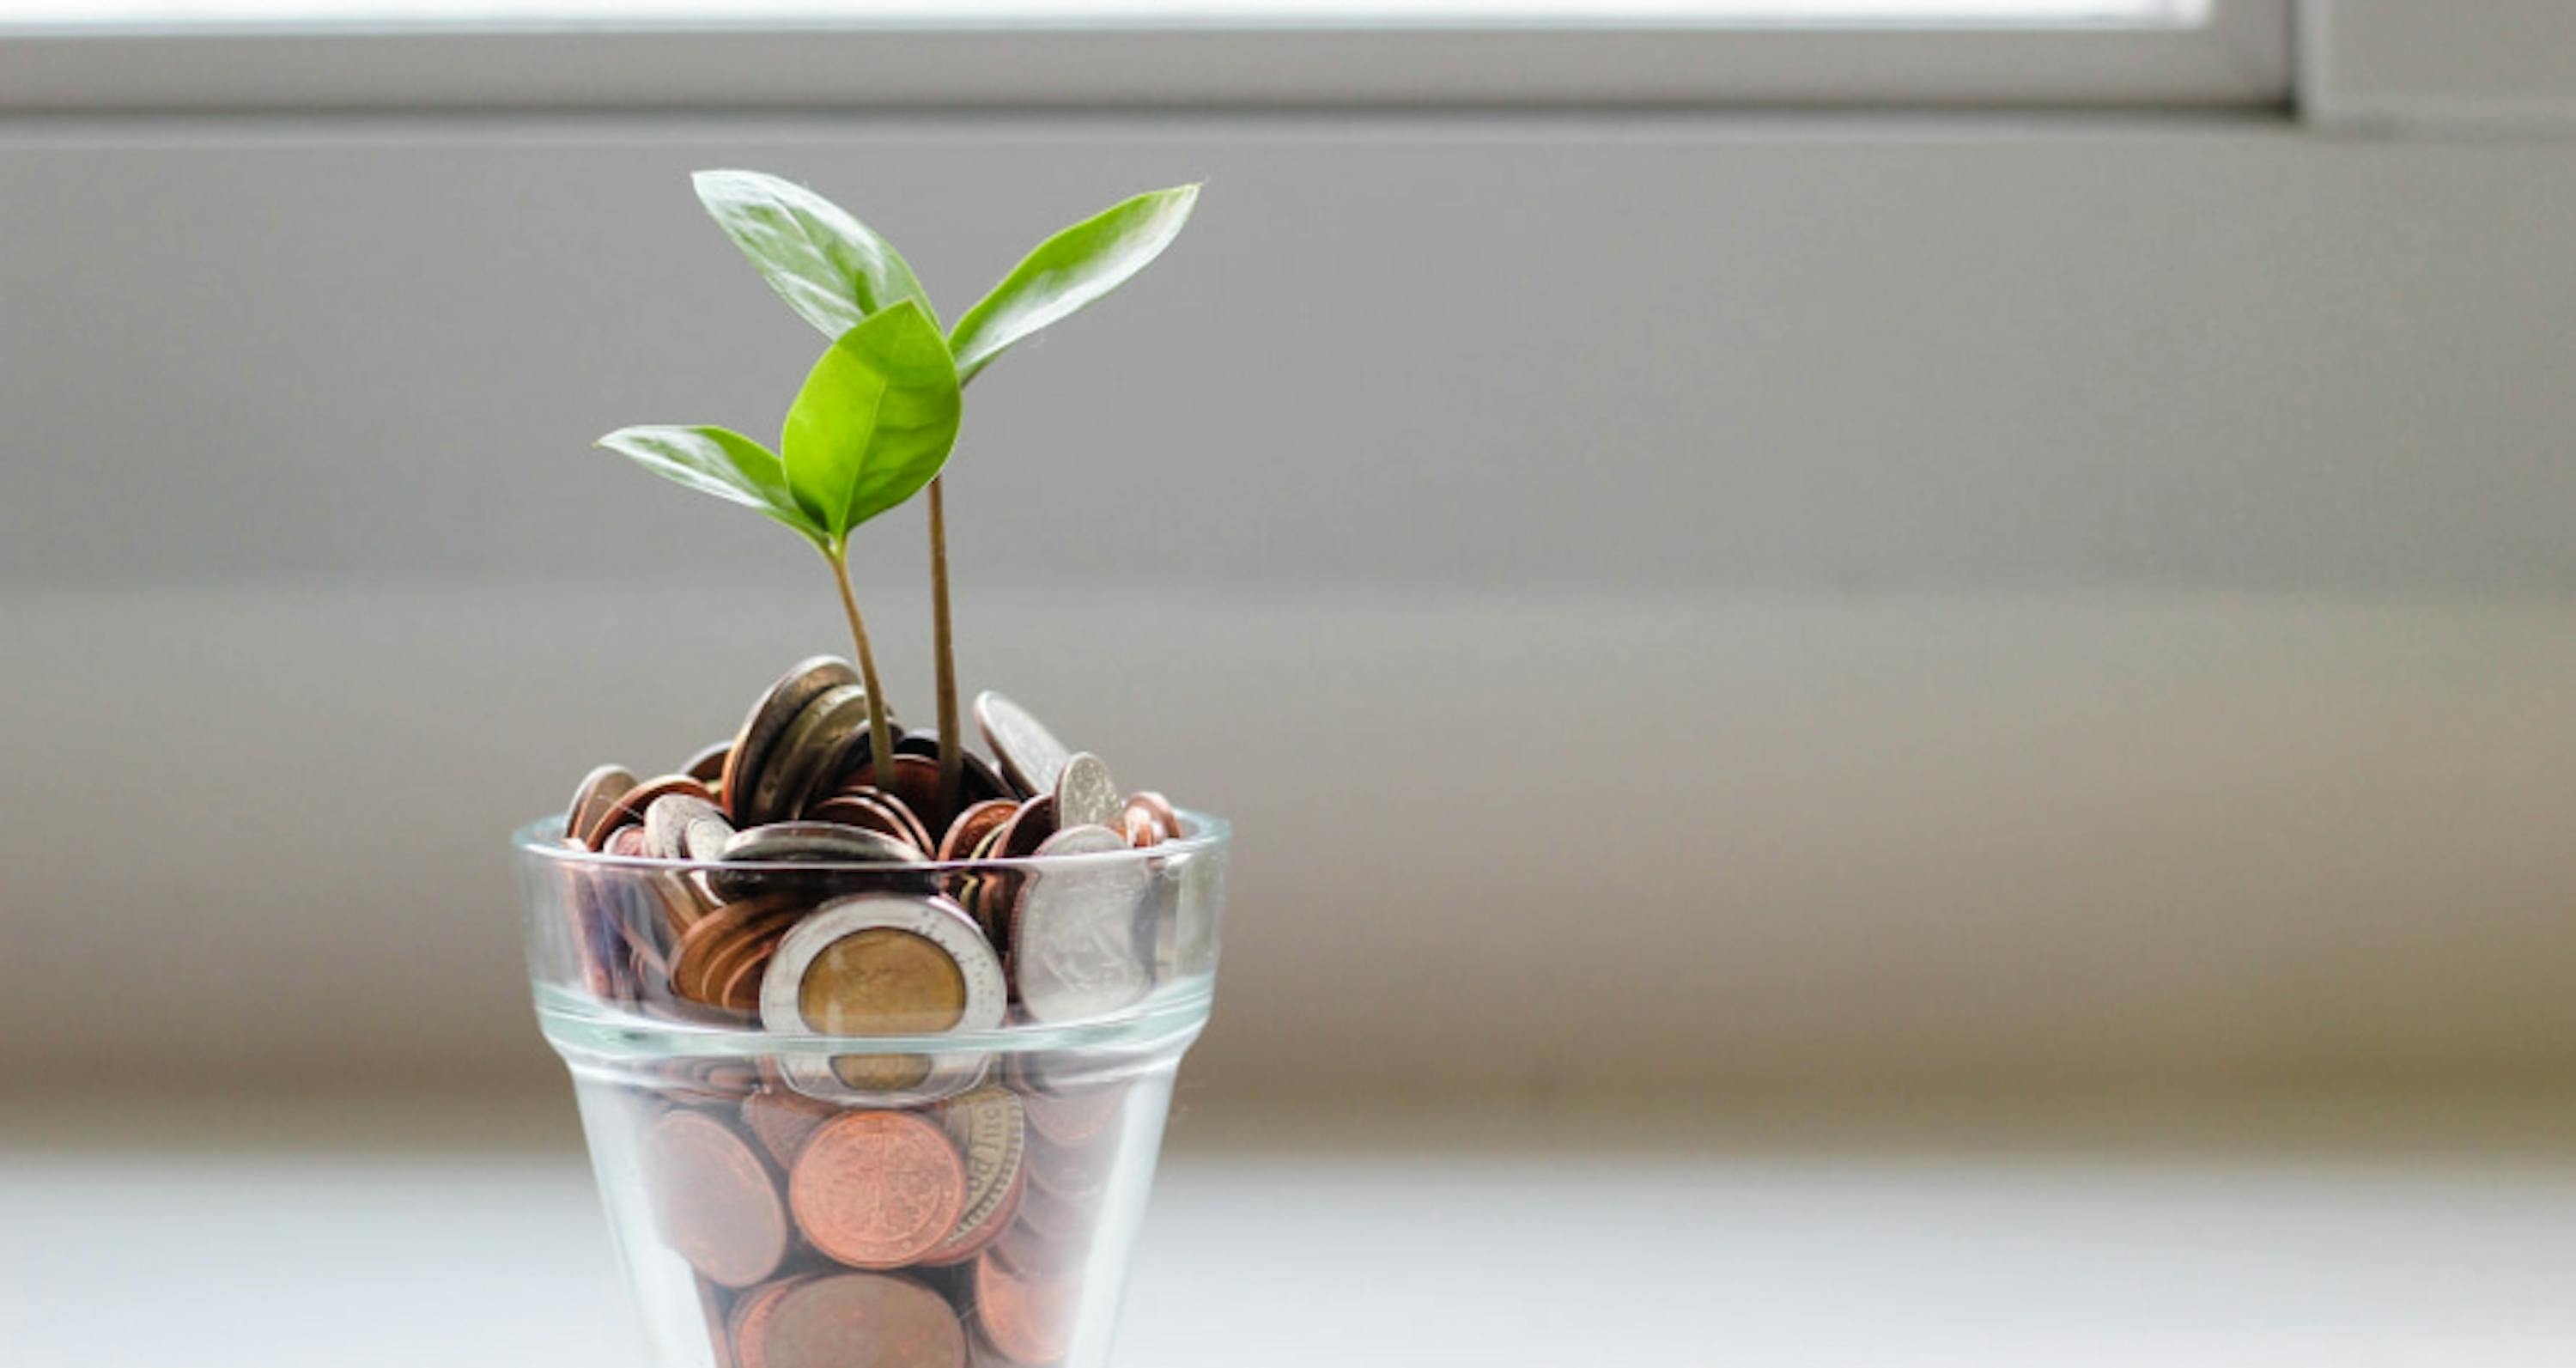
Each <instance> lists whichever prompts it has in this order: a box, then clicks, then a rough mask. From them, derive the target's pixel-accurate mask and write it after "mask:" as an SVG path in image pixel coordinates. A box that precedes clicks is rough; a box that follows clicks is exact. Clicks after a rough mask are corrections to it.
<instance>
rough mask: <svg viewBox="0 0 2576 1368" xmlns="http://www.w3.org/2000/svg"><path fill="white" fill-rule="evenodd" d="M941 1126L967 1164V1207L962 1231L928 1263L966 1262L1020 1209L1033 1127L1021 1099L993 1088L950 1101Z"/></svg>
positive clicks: (943, 1108) (959, 1224)
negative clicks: (1025, 1117)
mask: <svg viewBox="0 0 2576 1368" xmlns="http://www.w3.org/2000/svg"><path fill="white" fill-rule="evenodd" d="M940 1124H941V1125H942V1126H943V1127H944V1128H945V1129H946V1130H947V1131H948V1138H949V1139H950V1140H953V1141H955V1142H956V1144H957V1150H958V1153H959V1154H960V1155H962V1156H963V1157H964V1159H965V1161H966V1207H965V1210H963V1211H962V1212H960V1213H959V1214H958V1217H957V1226H956V1228H955V1229H954V1230H951V1231H950V1232H948V1238H947V1239H945V1240H942V1241H940V1242H939V1247H938V1248H937V1249H934V1250H932V1251H930V1252H929V1253H927V1254H924V1255H923V1256H922V1262H923V1263H928V1264H953V1263H962V1262H964V1261H965V1260H967V1259H969V1258H972V1257H973V1256H974V1255H975V1254H976V1252H977V1251H979V1250H981V1249H982V1248H983V1247H984V1246H985V1245H987V1244H990V1243H992V1241H993V1238H994V1237H995V1236H997V1235H999V1234H1001V1233H1002V1228H1003V1227H1004V1226H1006V1225H1008V1224H1009V1223H1010V1220H1011V1217H1012V1215H1013V1214H1014V1212H1015V1211H1016V1210H1017V1208H1018V1205H1019V1201H1020V1192H1021V1189H1022V1188H1023V1187H1024V1182H1023V1175H1024V1174H1026V1172H1027V1170H1028V1165H1027V1161H1026V1156H1027V1141H1028V1128H1027V1125H1026V1123H1024V1122H1023V1121H1022V1120H1021V1118H1020V1099H1019V1096H1018V1095H1017V1094H1015V1093H1013V1092H1012V1091H1011V1090H1010V1089H1008V1088H1003V1087H995V1086H992V1085H989V1084H988V1085H986V1086H984V1087H981V1088H977V1089H975V1090H974V1091H973V1092H970V1093H964V1094H961V1095H959V1096H957V1097H953V1098H950V1099H949V1100H948V1101H947V1102H946V1103H944V1104H943V1105H942V1106H941V1108H940Z"/></svg>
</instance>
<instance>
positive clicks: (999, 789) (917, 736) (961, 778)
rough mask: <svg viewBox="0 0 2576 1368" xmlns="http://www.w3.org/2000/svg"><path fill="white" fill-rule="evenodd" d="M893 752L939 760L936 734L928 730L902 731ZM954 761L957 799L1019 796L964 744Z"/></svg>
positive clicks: (971, 800) (959, 748)
mask: <svg viewBox="0 0 2576 1368" xmlns="http://www.w3.org/2000/svg"><path fill="white" fill-rule="evenodd" d="M894 753H895V754H897V755H918V756H921V757H923V758H924V759H927V760H930V761H933V762H936V761H937V760H938V759H939V733H937V732H927V731H917V732H906V733H904V736H903V739H902V740H900V741H897V742H895V743H894ZM957 760H958V767H957V768H958V785H957V796H958V801H959V802H961V803H968V804H972V803H981V802H985V801H987V800H989V799H993V798H1015V797H1017V796H1018V795H1016V794H1014V793H1012V792H1011V786H1010V785H1009V784H1008V783H1006V782H1004V781H1003V779H1002V776H1001V774H1000V773H998V772H997V771H995V770H994V768H993V767H992V766H991V765H988V764H986V763H985V762H984V757H982V756H980V755H977V754H976V753H975V752H974V751H972V750H970V749H968V748H966V747H964V746H960V747H958V749H957Z"/></svg>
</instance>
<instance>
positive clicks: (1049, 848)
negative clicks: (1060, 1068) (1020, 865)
mask: <svg viewBox="0 0 2576 1368" xmlns="http://www.w3.org/2000/svg"><path fill="white" fill-rule="evenodd" d="M1126 849H1128V846H1127V842H1126V841H1125V840H1124V839H1122V838H1121V837H1120V836H1119V835H1118V834H1117V833H1116V832H1113V831H1111V830H1109V829H1108V828H1107V827H1099V826H1079V827H1068V828H1066V829H1065V830H1063V831H1059V832H1057V833H1056V834H1055V835H1053V836H1050V837H1048V838H1047V840H1046V842H1045V844H1043V845H1041V846H1039V847H1038V849H1037V854H1038V856H1039V857H1040V858H1041V859H1044V858H1048V857H1067V856H1079V855H1106V854H1113V853H1116V852H1119V851H1124V850H1126ZM1148 879H1149V875H1148V872H1147V871H1146V869H1145V868H1144V866H1143V864H1142V863H1141V862H1140V858H1131V859H1124V860H1094V861H1084V862H1081V863H1076V864H1069V865H1064V866H1061V867H1056V868H1048V869H1043V870H1036V871H1031V873H1030V877H1029V880H1028V883H1027V885H1026V886H1025V887H1024V888H1022V889H1021V890H1020V896H1019V901H1018V905H1017V906H1016V907H1014V908H1013V909H1012V912H1011V965H1012V969H1013V971H1014V972H1015V973H1016V974H1017V976H1018V980H1019V990H1020V1004H1021V1005H1022V1006H1023V1007H1025V1008H1027V1009H1028V1013H1029V1015H1030V1016H1032V1017H1035V1018H1036V1019H1038V1020H1040V1021H1078V1020H1081V1019H1082V1018H1084V1017H1094V1016H1100V1015H1102V1014H1104V1013H1108V1012H1114V1011H1117V1010H1118V1009H1120V1008H1122V1007H1127V1006H1131V1005H1133V1004H1134V1003H1135V1002H1136V1001H1137V1000H1138V999H1139V998H1142V997H1144V996H1145V994H1146V992H1147V991H1148V990H1149V989H1151V988H1152V987H1153V970H1152V966H1151V965H1150V964H1149V963H1147V961H1146V949H1145V947H1144V946H1143V945H1142V944H1141V943H1140V941H1141V937H1140V935H1139V927H1138V918H1137V909H1138V906H1139V904H1140V902H1141V900H1142V898H1143V895H1144V893H1145V890H1146V887H1147V883H1148Z"/></svg>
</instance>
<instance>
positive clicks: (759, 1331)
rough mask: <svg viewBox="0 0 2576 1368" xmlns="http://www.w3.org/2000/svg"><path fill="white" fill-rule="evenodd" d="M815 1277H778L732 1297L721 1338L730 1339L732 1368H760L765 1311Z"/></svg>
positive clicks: (775, 1307) (766, 1314)
mask: <svg viewBox="0 0 2576 1368" xmlns="http://www.w3.org/2000/svg"><path fill="white" fill-rule="evenodd" d="M819 1276H821V1275H820V1274H814V1273H799V1274H794V1275H791V1276H788V1277H784V1278H779V1279H776V1280H774V1281H771V1282H765V1283H762V1284H761V1285H760V1286H758V1287H755V1288H752V1289H750V1290H749V1291H746V1292H744V1293H743V1294H742V1295H741V1296H740V1297H739V1298H737V1299H735V1301H734V1304H733V1313H732V1314H731V1315H730V1316H728V1317H726V1319H725V1337H726V1338H727V1339H728V1340H730V1341H731V1342H732V1344H731V1348H732V1351H733V1356H734V1363H735V1368H763V1363H762V1358H761V1352H760V1351H761V1347H762V1345H763V1343H764V1341H765V1340H766V1339H767V1337H768V1329H769V1313H770V1312H772V1311H774V1310H776V1309H777V1308H778V1301H779V1299H780V1298H781V1297H784V1296H786V1295H787V1294H788V1293H790V1292H793V1291H795V1290H796V1289H797V1288H798V1287H801V1286H803V1285H804V1284H806V1283H809V1282H812V1281H814V1279H815V1278H817V1277H819Z"/></svg>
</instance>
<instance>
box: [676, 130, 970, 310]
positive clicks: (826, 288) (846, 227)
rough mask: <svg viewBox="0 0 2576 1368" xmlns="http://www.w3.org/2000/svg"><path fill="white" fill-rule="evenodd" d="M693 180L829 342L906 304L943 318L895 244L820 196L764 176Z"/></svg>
mask: <svg viewBox="0 0 2576 1368" xmlns="http://www.w3.org/2000/svg"><path fill="white" fill-rule="evenodd" d="M690 181H691V183H692V184H694V185H696V186H697V190H698V200H699V202H700V203H703V204H704V205H706V206H707V212H708V213H709V214H712V215H714V216H715V221H716V226H717V227H719V228H722V229H723V230H724V234H725V236H726V237H729V238H732V239H733V244H734V245H735V246H736V247H739V248H741V249H742V254H743V255H744V256H747V257H749V258H751V264H752V265H754V266H757V267H759V268H760V273H761V275H762V276H764V277H766V278H767V279H768V281H769V288H771V289H773V290H776V291H777V292H778V297H779V298H780V299H783V300H786V301H787V307H789V308H791V309H794V310H795V311H796V314H797V316H798V317H800V318H802V319H804V320H805V321H806V322H808V323H811V324H813V325H814V326H815V327H817V328H820V329H822V331H823V335H824V336H825V337H839V336H840V335H841V334H842V333H845V332H847V331H849V330H850V329H851V328H852V327H854V326H856V325H857V324H858V322H859V320H860V319H863V318H865V317H867V316H868V315H870V314H872V313H875V312H876V311H878V310H879V309H882V308H884V307H886V306H887V305H889V304H892V303H894V302H895V301H897V300H901V299H909V300H912V301H914V302H916V303H918V304H920V305H921V311H922V312H923V313H925V314H932V317H934V318H936V317H937V315H936V314H934V313H932V310H931V307H930V296H929V295H928V294H927V293H925V292H924V291H923V290H922V288H921V282H920V281H919V280H917V279H915V278H914V277H913V274H912V268H911V267H910V266H907V265H905V264H904V260H903V257H902V255H901V254H900V253H898V252H896V251H895V249H894V244H893V243H890V242H888V241H886V240H885V239H884V238H881V237H879V236H877V235H876V233H875V232H874V231H872V230H871V229H870V228H869V227H868V226H867V225H866V224H864V223H861V222H859V221H858V220H857V219H854V218H852V217H850V215H849V213H848V212H847V211H845V210H843V209H842V208H841V207H840V206H839V205H837V204H834V203H832V202H831V201H830V200H827V199H825V198H823V197H822V196H821V195H817V194H815V193H814V192H813V191H811V190H808V189H806V188H805V187H804V186H801V185H798V184H796V183H795V182H793V181H785V180H780V179H779V178H778V177H776V176H770V175H763V174H762V173H760V172H758V171H700V172H698V173H697V174H696V175H694V176H692V177H690Z"/></svg>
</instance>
